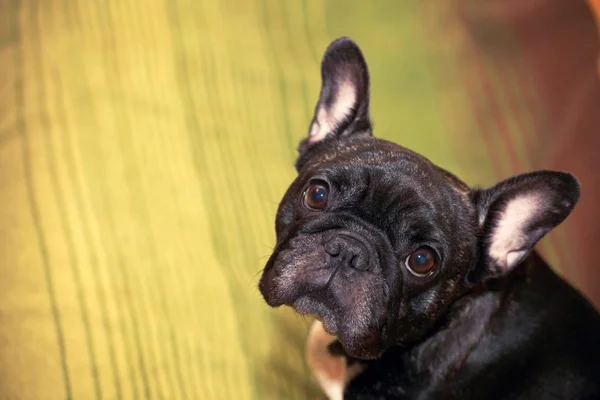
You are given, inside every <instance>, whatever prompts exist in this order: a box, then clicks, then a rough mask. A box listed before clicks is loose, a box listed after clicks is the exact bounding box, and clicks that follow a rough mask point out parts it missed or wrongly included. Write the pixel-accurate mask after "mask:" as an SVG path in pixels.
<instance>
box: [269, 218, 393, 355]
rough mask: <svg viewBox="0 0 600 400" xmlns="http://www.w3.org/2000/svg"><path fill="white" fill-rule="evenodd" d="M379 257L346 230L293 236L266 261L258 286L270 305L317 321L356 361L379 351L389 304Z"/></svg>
mask: <svg viewBox="0 0 600 400" xmlns="http://www.w3.org/2000/svg"><path fill="white" fill-rule="evenodd" d="M383 260H384V259H383V258H382V257H380V256H379V254H378V251H377V249H376V248H375V247H374V246H373V245H372V244H371V242H369V241H368V239H367V238H364V237H360V236H358V234H356V233H352V232H350V233H349V232H348V231H347V230H339V231H337V232H332V231H324V232H318V233H311V234H309V235H304V236H299V237H296V238H294V239H293V240H292V241H291V242H290V243H289V244H288V246H287V247H286V248H285V249H283V250H281V251H279V252H277V253H276V254H274V255H273V256H272V259H271V260H269V263H268V264H267V267H266V268H265V270H264V272H263V276H262V277H261V281H260V284H259V289H260V291H261V293H262V295H263V297H264V298H265V300H266V302H267V303H268V304H269V305H270V306H272V307H278V306H281V305H287V306H290V307H292V308H293V309H294V310H295V311H296V312H298V313H300V314H308V315H312V316H314V317H316V318H317V319H319V320H320V321H321V322H322V323H323V326H324V329H325V330H326V331H327V332H328V333H329V334H331V335H333V336H336V337H337V338H338V340H339V341H340V343H341V344H342V347H343V348H344V350H345V351H346V353H347V354H348V355H349V356H351V357H354V358H357V359H373V358H377V357H378V356H380V355H381V353H382V352H383V347H384V346H383V343H384V341H385V331H386V323H387V319H386V316H387V315H388V314H389V313H388V312H387V308H388V306H389V302H390V299H389V297H390V292H391V290H390V288H389V287H388V282H394V279H393V277H390V276H387V277H386V276H385V275H384V269H383V268H382V261H383Z"/></svg>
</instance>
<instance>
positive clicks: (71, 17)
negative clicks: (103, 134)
mask: <svg viewBox="0 0 600 400" xmlns="http://www.w3.org/2000/svg"><path fill="white" fill-rule="evenodd" d="M64 7H65V8H64V11H63V12H64V13H65V14H66V15H67V27H68V28H70V29H71V30H72V33H73V34H74V35H80V36H82V35H83V34H84V31H82V30H81V26H82V25H81V21H80V18H79V15H80V12H79V8H78V3H77V2H73V3H69V4H65V5H64ZM75 30H76V31H75ZM73 61H76V62H78V69H79V70H80V71H82V73H83V74H84V76H85V69H84V66H83V63H82V61H81V58H74V59H73ZM55 79H57V81H58V83H59V87H62V86H63V85H62V84H61V82H60V74H55ZM80 88H81V89H82V91H84V93H85V96H82V97H81V98H80V99H79V105H80V106H81V107H80V108H79V110H85V111H87V112H88V113H89V114H88V115H86V117H87V120H88V121H91V122H92V123H93V124H94V126H98V123H97V121H96V117H95V115H94V113H93V112H92V111H93V109H94V107H93V104H92V103H91V101H90V99H91V98H92V96H93V95H92V93H91V92H90V91H89V89H88V86H87V85H85V84H84V85H81V86H80ZM59 93H60V92H59ZM60 98H61V99H62V100H63V101H64V96H60ZM63 110H64V107H63ZM67 133H68V131H67ZM65 144H66V142H65ZM75 151H77V150H76V149H75V148H74V147H73V146H69V148H68V149H67V151H65V153H66V154H68V155H69V160H70V161H71V167H72V169H71V172H72V173H73V172H74V168H75V163H74V161H73V159H72V156H71V155H72V154H73V152H75ZM72 175H73V174H72ZM77 199H78V200H79V201H78V207H80V210H81V209H82V208H83V207H82V206H81V200H80V197H79V196H78V197H77ZM102 204H104V203H102ZM80 215H83V214H82V213H80ZM82 221H83V220H82ZM85 232H86V240H87V242H88V243H91V238H90V231H89V230H86V231H85ZM91 267H92V269H93V270H94V274H95V279H96V280H97V282H98V288H99V289H98V290H99V292H98V293H99V296H100V297H101V298H106V297H105V295H104V294H102V293H101V292H100V290H102V289H101V285H100V283H99V282H100V281H99V274H98V268H99V267H100V265H99V263H98V260H97V257H96V256H95V255H92V266H91ZM106 268H107V274H109V275H111V278H110V281H111V282H116V281H117V279H119V278H120V280H121V282H123V280H124V279H125V278H123V277H124V272H123V270H122V269H119V271H120V274H118V275H112V273H111V272H110V271H111V267H110V266H108V265H107V266H106ZM112 293H113V294H114V293H116V291H115V290H113V291H112ZM101 302H103V303H104V301H103V300H101ZM105 304H106V306H103V308H105V307H106V308H105V309H108V303H105ZM120 305H123V307H120V308H121V309H125V310H127V312H128V314H129V315H130V316H131V315H132V314H133V313H135V312H133V311H132V305H131V302H130V301H129V299H128V297H126V298H125V300H124V301H122V303H121V304H120ZM102 313H103V315H104V316H106V315H107V313H105V312H104V311H103V312H102ZM106 318H108V317H106ZM132 318H133V317H132ZM118 321H119V333H120V335H121V336H122V338H123V341H124V342H126V343H127V344H125V345H124V353H125V359H126V361H125V362H126V363H127V368H128V371H129V375H130V376H129V379H130V380H131V388H132V396H133V398H134V399H137V398H139V391H138V379H137V377H136V375H137V374H136V370H135V366H134V356H133V355H132V352H133V351H134V350H133V349H134V348H135V347H136V346H135V343H134V340H132V336H135V335H134V334H130V330H129V329H127V327H126V326H125V323H124V322H123V321H122V318H120V317H119V318H118ZM103 323H104V324H105V330H107V335H110V336H112V335H111V334H110V332H111V331H110V329H109V328H108V326H109V325H108V320H107V319H105V320H104V322H103ZM131 324H132V326H133V325H135V324H136V322H131ZM133 329H134V328H131V330H133ZM110 340H111V341H112V339H110ZM129 344H131V345H129ZM110 351H111V353H112V355H110V357H111V365H112V363H113V361H112V360H113V359H116V354H115V353H114V349H112V347H111V348H110ZM141 362H142V364H143V360H142V361H141ZM115 364H116V361H115ZM113 368H114V371H113V374H114V376H115V378H114V379H115V387H117V388H118V389H117V393H118V396H121V390H120V383H119V381H120V378H119V377H122V378H124V377H123V376H121V374H120V372H119V371H118V369H117V368H116V367H114V366H113ZM142 380H143V377H142Z"/></svg>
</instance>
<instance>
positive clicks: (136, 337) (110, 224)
mask: <svg viewBox="0 0 600 400" xmlns="http://www.w3.org/2000/svg"><path fill="white" fill-rule="evenodd" d="M75 4H76V3H75ZM103 6H104V5H103ZM89 7H94V5H93V4H92V3H85V4H84V8H89ZM82 12H83V10H81V11H80V15H81V13H82ZM102 17H104V18H106V19H109V20H110V16H107V15H104V16H100V15H98V16H94V18H98V21H99V22H100V23H101V22H102ZM76 19H78V18H76ZM107 31H108V32H109V33H111V35H110V36H109V40H108V43H106V45H105V46H103V47H102V51H103V53H104V54H112V50H113V49H114V48H115V45H116V42H115V40H114V36H113V35H112V27H109V28H108V29H107ZM80 34H81V35H83V34H84V31H80ZM76 60H79V59H78V58H76ZM81 70H82V73H83V74H84V76H85V74H86V72H87V71H86V69H85V68H84V64H83V63H82V64H81ZM85 77H86V78H87V76H85ZM84 80H86V81H89V79H84ZM81 88H82V90H83V91H84V93H85V95H84V96H81V98H80V99H79V102H80V103H81V107H80V110H84V111H86V112H88V113H89V114H88V115H87V117H88V118H89V120H90V121H93V123H94V126H96V127H99V126H100V125H99V124H98V122H97V117H96V116H95V114H94V112H93V110H94V104H93V102H92V101H91V99H93V98H94V95H95V93H94V92H92V91H91V90H90V88H89V85H87V84H84V85H82V86H81ZM86 166H88V164H85V163H84V168H85V167H86ZM86 175H87V176H93V179H87V180H86V182H92V184H93V187H94V189H95V190H93V191H91V192H92V193H94V194H95V195H96V197H95V198H94V199H95V200H96V202H95V207H97V209H98V210H99V211H100V213H99V217H100V219H101V220H102V221H103V222H104V223H105V224H104V225H106V227H107V230H108V232H110V233H109V234H108V235H102V239H101V240H102V243H103V247H107V248H112V249H114V250H115V253H116V259H117V262H116V265H115V266H114V268H115V269H116V271H117V275H116V276H117V278H118V279H119V281H120V282H119V283H120V285H122V287H123V292H124V295H123V298H122V299H121V303H120V305H123V307H120V308H124V309H126V310H127V316H128V317H129V318H127V319H126V321H127V329H126V327H125V326H126V324H125V323H123V324H121V335H122V336H123V338H124V340H125V339H126V340H127V342H128V343H129V344H130V346H129V345H126V346H125V351H126V353H127V357H126V358H127V362H128V368H129V373H130V375H131V378H132V379H133V378H134V377H135V376H136V375H137V374H136V371H135V368H134V363H137V366H138V369H139V380H141V382H139V383H140V384H141V386H142V393H143V394H140V392H139V391H138V379H134V381H133V382H132V392H133V398H136V399H137V398H140V396H141V397H142V398H146V399H151V398H152V390H151V388H150V385H149V378H148V366H147V360H146V355H145V354H144V351H143V348H142V337H147V335H146V334H144V333H143V332H145V331H146V330H145V329H143V328H142V327H141V322H140V320H141V319H144V316H142V315H141V312H140V307H139V306H138V307H136V306H135V305H134V301H133V300H132V299H131V295H132V294H133V293H134V291H133V283H132V282H133V281H134V280H135V279H136V278H135V277H133V276H132V274H131V272H130V266H129V265H128V264H127V263H126V262H125V257H124V254H123V253H124V251H123V249H122V246H121V244H120V243H118V242H117V241H116V239H115V237H114V233H115V232H118V231H119V226H118V224H117V223H116V222H115V219H114V216H113V214H112V212H111V210H110V209H109V205H110V201H109V199H108V198H107V197H106V195H105V193H108V188H109V187H110V186H111V183H110V182H108V181H107V176H106V174H104V173H97V172H95V171H94V173H89V172H88V173H87V174H86ZM88 190H90V189H89V188H88ZM150 353H151V354H150V356H154V354H153V352H152V350H151V351H150ZM134 360H135V361H134Z"/></svg>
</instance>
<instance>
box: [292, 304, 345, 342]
mask: <svg viewBox="0 0 600 400" xmlns="http://www.w3.org/2000/svg"><path fill="white" fill-rule="evenodd" d="M290 306H291V307H292V308H293V309H294V310H295V311H296V312H298V313H299V314H303V315H311V316H313V317H315V318H316V319H318V320H319V321H321V322H322V324H323V329H324V330H325V332H327V333H328V334H330V335H332V336H337V334H338V326H337V325H338V324H337V321H336V320H335V318H334V317H333V316H331V310H330V309H329V308H328V307H327V306H326V305H325V304H323V303H322V302H319V301H317V300H314V299H312V298H311V297H310V295H308V294H307V295H304V296H301V297H299V298H298V299H296V300H295V301H294V302H293V303H292V304H291V305H290ZM325 314H329V315H325Z"/></svg>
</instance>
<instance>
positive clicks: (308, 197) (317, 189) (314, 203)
mask: <svg viewBox="0 0 600 400" xmlns="http://www.w3.org/2000/svg"><path fill="white" fill-rule="evenodd" d="M327 196H328V190H327V187H326V186H325V185H321V184H314V185H310V186H309V187H308V189H306V192H304V205H305V206H306V207H308V208H310V209H313V210H322V209H323V208H325V206H326V205H327Z"/></svg>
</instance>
